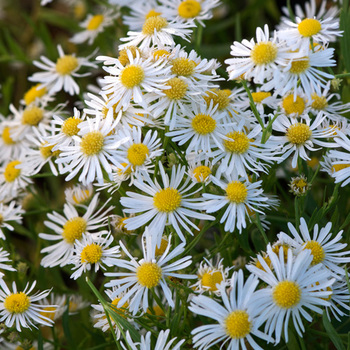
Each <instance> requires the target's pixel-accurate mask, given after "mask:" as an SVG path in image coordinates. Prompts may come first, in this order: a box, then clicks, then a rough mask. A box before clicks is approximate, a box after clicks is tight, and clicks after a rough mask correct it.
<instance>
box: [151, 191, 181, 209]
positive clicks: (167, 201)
mask: <svg viewBox="0 0 350 350" xmlns="http://www.w3.org/2000/svg"><path fill="white" fill-rule="evenodd" d="M153 204H154V206H155V208H156V209H158V210H159V211H160V212H163V213H171V212H173V211H175V210H176V209H177V208H178V207H179V206H180V205H181V194H180V193H179V191H178V190H177V189H175V188H172V187H168V188H164V189H162V190H160V191H159V192H157V193H156V194H155V195H154V197H153Z"/></svg>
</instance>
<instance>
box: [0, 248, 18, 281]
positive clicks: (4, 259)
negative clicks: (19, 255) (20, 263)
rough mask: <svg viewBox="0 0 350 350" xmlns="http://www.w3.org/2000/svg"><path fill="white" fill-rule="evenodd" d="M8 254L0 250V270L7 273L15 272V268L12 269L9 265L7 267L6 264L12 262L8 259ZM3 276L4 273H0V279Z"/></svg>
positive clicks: (2, 249)
mask: <svg viewBox="0 0 350 350" xmlns="http://www.w3.org/2000/svg"><path fill="white" fill-rule="evenodd" d="M9 255H10V253H8V252H7V251H6V250H4V248H2V247H1V248H0V269H1V270H7V271H16V269H15V268H13V267H12V266H10V265H7V263H10V262H11V261H12V260H10V259H9V258H8V256H9ZM4 276H5V274H4V273H2V272H0V278H1V279H2V278H3V277H4Z"/></svg>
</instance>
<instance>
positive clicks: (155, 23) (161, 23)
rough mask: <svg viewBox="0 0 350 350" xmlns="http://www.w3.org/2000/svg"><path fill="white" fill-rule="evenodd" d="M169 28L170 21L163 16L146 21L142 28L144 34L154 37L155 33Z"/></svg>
mask: <svg viewBox="0 0 350 350" xmlns="http://www.w3.org/2000/svg"><path fill="white" fill-rule="evenodd" d="M167 26H168V21H167V20H166V19H165V18H164V17H161V16H152V17H149V18H147V19H146V21H145V23H144V24H143V26H142V34H145V35H152V34H154V31H157V32H159V31H160V30H162V29H163V28H165V27H167Z"/></svg>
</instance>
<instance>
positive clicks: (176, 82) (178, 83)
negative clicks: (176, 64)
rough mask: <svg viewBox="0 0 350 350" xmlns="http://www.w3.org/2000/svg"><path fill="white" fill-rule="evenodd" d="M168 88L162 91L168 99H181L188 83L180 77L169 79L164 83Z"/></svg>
mask: <svg viewBox="0 0 350 350" xmlns="http://www.w3.org/2000/svg"><path fill="white" fill-rule="evenodd" d="M166 85H167V86H170V87H171V88H170V89H164V90H163V92H164V93H165V95H166V96H167V97H168V98H169V99H170V100H181V99H182V98H184V97H185V95H186V92H187V87H188V84H187V83H186V82H185V81H184V80H183V79H181V78H172V79H169V80H168V81H167V83H166Z"/></svg>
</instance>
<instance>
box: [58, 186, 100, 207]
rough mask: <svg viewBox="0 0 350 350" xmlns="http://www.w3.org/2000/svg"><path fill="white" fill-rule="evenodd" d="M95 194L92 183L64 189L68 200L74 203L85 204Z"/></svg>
mask: <svg viewBox="0 0 350 350" xmlns="http://www.w3.org/2000/svg"><path fill="white" fill-rule="evenodd" d="M93 194H94V189H93V187H92V184H88V185H87V186H83V185H81V184H77V185H75V186H72V187H68V188H66V189H65V190H64V196H65V199H66V202H68V203H71V204H73V205H85V204H86V203H87V202H88V201H90V199H91V197H92V195H93Z"/></svg>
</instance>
